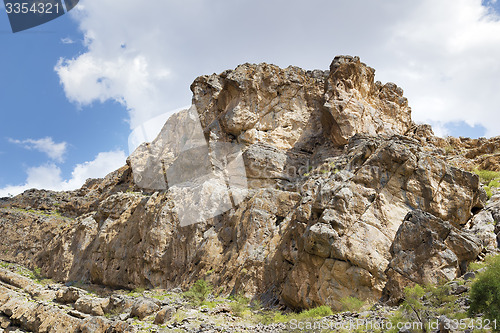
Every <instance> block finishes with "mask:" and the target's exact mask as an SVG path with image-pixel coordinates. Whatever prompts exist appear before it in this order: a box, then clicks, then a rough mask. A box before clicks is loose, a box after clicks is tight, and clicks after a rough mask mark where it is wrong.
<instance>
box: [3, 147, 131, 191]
mask: <svg viewBox="0 0 500 333" xmlns="http://www.w3.org/2000/svg"><path fill="white" fill-rule="evenodd" d="M125 160H126V155H125V153H124V152H123V151H121V150H117V151H110V152H102V153H99V154H98V155H97V156H96V158H95V159H94V160H93V161H90V162H85V163H82V164H77V165H76V166H75V168H74V169H73V172H72V173H71V178H70V179H68V180H64V179H63V178H62V176H61V169H60V168H59V167H58V166H57V165H55V164H53V163H48V164H44V165H42V166H38V167H32V168H29V169H28V170H27V178H26V182H25V184H23V185H17V186H7V187H4V188H2V189H0V197H6V196H8V195H17V194H19V193H22V192H24V191H26V190H28V189H31V188H38V189H46V190H55V191H68V190H74V189H77V188H79V187H81V186H82V185H83V184H84V183H85V181H86V180H87V179H88V178H101V177H104V176H106V175H107V174H108V173H110V172H111V171H114V170H116V169H118V168H119V167H121V166H123V165H124V164H125Z"/></svg>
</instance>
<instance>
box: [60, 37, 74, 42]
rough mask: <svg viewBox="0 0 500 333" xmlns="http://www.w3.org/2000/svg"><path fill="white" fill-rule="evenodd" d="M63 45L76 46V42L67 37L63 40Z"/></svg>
mask: <svg viewBox="0 0 500 333" xmlns="http://www.w3.org/2000/svg"><path fill="white" fill-rule="evenodd" d="M61 43H63V44H75V41H74V40H73V39H71V38H70V37H65V38H62V39H61Z"/></svg>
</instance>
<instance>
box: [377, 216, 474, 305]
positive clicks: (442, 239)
mask: <svg viewBox="0 0 500 333" xmlns="http://www.w3.org/2000/svg"><path fill="white" fill-rule="evenodd" d="M481 250H482V244H481V241H480V240H479V239H478V238H477V237H475V236H474V235H473V234H472V233H470V232H468V231H465V230H459V229H457V228H455V227H454V226H452V225H451V224H450V223H448V222H445V221H443V220H441V219H440V218H437V217H435V216H433V215H431V214H429V213H426V212H422V211H420V210H415V211H413V212H410V213H408V215H407V216H406V218H405V220H404V222H403V224H401V226H400V227H399V229H398V232H397V234H396V236H395V238H394V243H393V244H392V246H391V253H392V259H391V262H390V264H389V266H388V269H387V272H386V273H387V275H388V278H389V281H388V283H387V284H386V286H385V290H384V292H385V293H384V294H385V298H386V299H388V300H390V301H391V302H397V301H398V300H399V299H401V297H402V295H403V294H402V292H403V289H404V287H405V286H407V285H412V284H414V283H418V284H437V283H440V282H442V281H443V280H444V281H446V280H451V279H454V278H456V277H458V276H460V275H462V274H464V273H465V270H466V268H467V264H468V262H470V261H471V260H474V259H475V258H476V257H477V255H478V254H479V253H480V252H481Z"/></svg>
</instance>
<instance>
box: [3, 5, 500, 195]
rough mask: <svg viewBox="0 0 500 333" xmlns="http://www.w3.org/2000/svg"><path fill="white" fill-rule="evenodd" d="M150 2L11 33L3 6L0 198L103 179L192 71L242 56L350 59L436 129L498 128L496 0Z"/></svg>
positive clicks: (101, 8) (311, 61)
mask: <svg viewBox="0 0 500 333" xmlns="http://www.w3.org/2000/svg"><path fill="white" fill-rule="evenodd" d="M152 4H153V5H154V6H156V10H155V11H151V10H150V9H149V8H143V7H144V6H141V5H140V3H138V2H132V1H119V0H100V1H96V0H81V1H80V4H79V5H78V6H77V7H76V8H75V9H74V10H72V11H71V12H70V13H69V14H67V15H64V16H62V17H59V18H58V19H56V20H54V21H51V22H49V23H46V24H44V25H42V26H39V27H36V28H33V29H31V30H27V31H25V32H20V33H16V34H13V33H12V32H11V30H10V26H9V22H8V18H7V15H6V14H5V12H4V8H3V4H2V5H0V43H1V48H2V52H1V53H0V60H1V63H2V66H1V67H0V68H1V69H0V110H1V112H2V116H3V117H2V121H1V122H0V161H2V163H0V196H2V195H6V194H7V193H13V194H16V193H18V192H20V191H22V190H24V189H26V188H28V187H32V186H35V187H45V188H53V189H69V188H76V187H79V186H80V185H81V183H82V182H83V181H84V178H86V177H102V176H104V175H105V174H106V173H108V172H109V171H111V170H113V169H116V168H117V167H119V166H121V165H123V164H124V163H125V157H126V155H128V154H129V146H128V139H129V135H130V133H131V130H132V129H134V128H137V127H138V126H140V125H141V124H143V123H144V122H145V121H147V120H149V119H151V118H153V117H156V116H161V115H162V114H165V113H166V112H169V111H171V110H174V109H176V108H180V107H182V106H185V105H188V104H189V103H190V96H191V92H190V91H189V85H190V83H191V82H192V81H193V79H194V78H195V77H196V76H198V75H203V74H211V73H214V72H216V73H218V72H221V71H223V70H225V69H228V68H234V67H235V66H236V65H238V64H240V63H245V62H263V61H265V62H269V63H275V64H277V65H279V66H282V67H286V66H288V65H297V66H300V67H303V68H306V69H314V68H322V69H327V68H328V66H329V64H330V61H331V60H332V59H333V57H334V56H335V55H337V54H352V55H359V56H360V57H361V59H362V61H364V62H366V63H367V64H368V65H370V66H372V67H374V68H375V69H376V70H377V79H378V80H381V81H383V82H387V81H393V82H396V83H397V84H398V85H400V86H402V87H403V89H404V90H405V95H406V96H407V97H408V98H409V102H410V105H411V106H412V108H413V118H414V119H415V120H416V121H417V122H426V123H431V124H432V125H433V126H434V129H435V131H436V132H437V133H438V134H440V135H454V136H471V137H479V136H491V135H499V134H500V127H499V126H497V125H496V124H498V121H500V116H499V114H500V112H499V111H500V110H499V109H498V107H497V105H500V97H499V96H500V89H499V87H500V84H499V83H500V82H499V79H498V78H499V77H500V61H499V60H498V59H500V37H499V36H500V23H499V17H498V13H499V12H500V3H499V2H498V1H481V0H441V1H431V0H421V1H413V0H411V1H410V0H401V1H398V2H394V1H390V0H382V1H380V2H373V1H370V0H360V3H356V4H353V3H350V2H346V1H331V0H312V1H309V2H304V1H300V0H289V1H284V0H275V1H272V2H269V1H264V0H253V1H248V0H240V1H231V2H228V1H224V0H212V1H204V0H190V1H181V0H169V1H160V0H153V3H152ZM360 6H361V7H364V8H365V10H364V11H359V8H360ZM264 8H265V10H263V9H264ZM242 11H245V12H246V13H247V14H248V15H244V16H241V12H242ZM256 22H258V24H257V23H256ZM157 125H158V124H157ZM149 139H151V137H150V138H149Z"/></svg>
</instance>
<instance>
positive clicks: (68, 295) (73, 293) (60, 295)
mask: <svg viewBox="0 0 500 333" xmlns="http://www.w3.org/2000/svg"><path fill="white" fill-rule="evenodd" d="M85 294H86V292H85V290H82V289H79V288H75V287H67V288H62V289H59V290H58V291H57V292H56V302H59V303H75V302H76V301H77V300H78V299H79V298H80V297H83V296H84V295H85Z"/></svg>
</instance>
